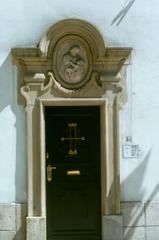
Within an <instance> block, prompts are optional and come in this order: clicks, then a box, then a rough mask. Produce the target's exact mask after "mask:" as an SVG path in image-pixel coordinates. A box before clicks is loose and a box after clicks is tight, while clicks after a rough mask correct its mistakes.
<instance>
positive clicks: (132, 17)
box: [0, 0, 159, 202]
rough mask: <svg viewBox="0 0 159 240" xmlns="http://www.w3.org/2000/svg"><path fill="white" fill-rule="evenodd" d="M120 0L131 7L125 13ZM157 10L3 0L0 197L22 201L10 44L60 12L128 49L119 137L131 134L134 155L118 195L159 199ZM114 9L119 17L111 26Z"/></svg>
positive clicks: (19, 115)
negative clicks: (126, 93) (137, 152)
mask: <svg viewBox="0 0 159 240" xmlns="http://www.w3.org/2000/svg"><path fill="white" fill-rule="evenodd" d="M127 4H130V5H132V6H131V8H130V9H129V11H128V12H127V9H126V8H125V7H126V6H127ZM124 8H125V10H124ZM158 8H159V2H158V1H157V0H151V1H145V0H134V1H133V0H128V1H126V0H118V1H116V0H98V1H97V0H91V1H85V0H80V1H74V0H67V1H65V0H58V1H52V0H47V1H46V0H34V1H32V0H28V1H21V0H12V1H11V0H10V1H9V0H6V1H3V4H2V3H1V4H0V23H1V24H0V83H1V87H0V133H1V134H0V202H12V201H20V202H24V201H25V200H26V149H25V145H26V140H25V137H26V126H25V123H26V121H25V111H24V109H23V108H22V107H20V106H18V105H17V103H16V74H15V68H14V67H13V66H12V64H11V57H10V50H11V48H13V47H24V46H27V47H31V46H35V45H36V44H37V42H38V41H39V39H40V37H41V35H42V33H43V32H44V31H45V30H47V29H48V28H49V27H50V26H51V25H53V24H54V23H55V22H57V21H59V20H61V19H65V18H81V19H85V20H87V21H89V22H91V23H92V24H94V25H95V26H96V27H97V28H98V29H99V30H100V31H101V33H102V34H103V37H104V38H105V39H106V42H107V43H108V45H109V46H119V47H120V46H122V47H132V48H133V49H134V50H133V57H132V66H131V67H129V69H128V87H129V103H128V104H127V105H126V106H125V108H124V109H123V110H122V114H121V118H122V124H121V125H122V131H121V137H122V140H123V141H124V139H125V136H127V135H132V138H133V142H134V143H137V144H139V145H140V149H141V152H142V154H141V157H140V158H138V159H123V160H121V197H122V200H147V199H156V200H159V185H158V182H159V174H158V171H159V156H158V150H159V140H158V132H159V127H158V119H159V99H158V91H159V68H158V61H159V46H158V38H159V15H158ZM121 10H123V11H122V12H121V17H122V16H124V15H125V17H124V18H123V19H122V21H121V22H120V23H119V24H118V21H119V20H120V18H118V17H117V16H118V14H119V15H120V11H121ZM126 12H127V13H126ZM115 17H117V19H115ZM113 20H114V21H113Z"/></svg>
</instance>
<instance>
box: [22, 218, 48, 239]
mask: <svg viewBox="0 0 159 240" xmlns="http://www.w3.org/2000/svg"><path fill="white" fill-rule="evenodd" d="M37 239H38V240H46V219H45V218H42V217H32V218H31V217H27V240H37Z"/></svg>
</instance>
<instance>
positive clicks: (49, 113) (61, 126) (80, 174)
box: [45, 106, 101, 240]
mask: <svg viewBox="0 0 159 240" xmlns="http://www.w3.org/2000/svg"><path fill="white" fill-rule="evenodd" d="M45 123H46V203H47V240H99V239H101V189H100V113H99V107H89V106H88V107H46V108H45Z"/></svg>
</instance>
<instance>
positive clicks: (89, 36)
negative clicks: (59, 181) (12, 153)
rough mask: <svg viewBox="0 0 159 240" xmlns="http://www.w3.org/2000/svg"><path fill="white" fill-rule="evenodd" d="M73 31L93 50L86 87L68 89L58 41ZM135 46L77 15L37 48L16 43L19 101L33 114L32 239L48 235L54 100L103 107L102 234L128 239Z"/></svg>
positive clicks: (30, 126) (30, 136)
mask: <svg viewBox="0 0 159 240" xmlns="http://www.w3.org/2000/svg"><path fill="white" fill-rule="evenodd" d="M68 33H69V34H70V38H71V36H73V38H74V36H78V38H79V39H81V38H82V39H83V40H82V41H85V42H86V43H88V46H89V49H90V53H91V54H92V57H91V59H92V63H91V68H90V70H89V71H88V75H87V77H88V81H87V82H86V83H85V85H83V86H82V87H81V88H80V89H65V88H64V87H63V86H61V85H60V84H59V82H58V79H56V78H55V77H54V70H53V69H52V66H53V65H52V64H54V61H53V52H54V47H55V46H56V44H57V42H58V41H59V39H61V38H62V37H65V35H68ZM61 34H62V35H61ZM71 34H72V35H71ZM130 52H131V49H130V48H108V47H106V46H105V43H104V41H103V38H102V36H101V34H100V33H99V31H98V30H97V29H96V28H95V27H94V26H92V25H91V24H89V23H87V22H85V21H82V20H77V19H67V20H64V21H61V22H59V23H57V24H55V25H53V26H52V27H51V28H50V29H49V30H48V31H47V32H46V33H45V34H44V35H43V38H42V40H41V41H40V43H39V45H38V47H37V48H23V49H20V48H18V49H17V48H16V49H12V55H13V60H14V63H15V64H16V65H17V67H18V84H17V85H18V101H19V104H24V99H25V102H26V104H25V106H26V114H27V167H28V216H27V219H26V232H27V240H36V239H39V240H46V198H45V196H46V182H45V179H46V176H45V167H46V166H45V127H44V125H45V118H44V107H45V106H48V105H49V106H70V105H71V106H72V105H73V106H88V105H91V106H99V107H100V109H101V187H102V188H101V190H102V191H101V199H102V240H106V239H116V238H114V237H115V235H114V234H116V237H117V239H122V216H121V215H120V167H119V165H120V164H119V158H120V157H119V155H120V154H119V152H120V151H119V148H120V142H119V140H120V139H119V110H120V108H121V105H122V104H123V103H124V102H125V100H126V84H125V80H126V66H127V64H129V61H128V59H129V55H130ZM54 68H55V65H54ZM19 89H20V93H21V95H20V94H19ZM22 96H23V97H24V98H22ZM114 229H116V231H114Z"/></svg>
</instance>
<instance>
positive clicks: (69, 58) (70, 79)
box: [53, 36, 92, 89]
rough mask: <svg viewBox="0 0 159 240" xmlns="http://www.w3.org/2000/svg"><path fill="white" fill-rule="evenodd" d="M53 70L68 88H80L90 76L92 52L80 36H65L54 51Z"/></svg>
mask: <svg viewBox="0 0 159 240" xmlns="http://www.w3.org/2000/svg"><path fill="white" fill-rule="evenodd" d="M53 54H54V55H53V70H54V75H55V78H56V80H57V81H59V82H60V83H61V85H62V86H63V87H65V88H68V89H76V88H80V87H81V86H82V85H84V84H85V83H86V82H87V81H88V79H89V76H90V71H91V68H90V66H91V62H92V60H91V53H90V49H89V46H88V45H87V44H86V42H85V41H84V40H83V39H81V38H80V37H76V36H65V37H63V38H62V39H61V40H60V41H58V43H57V45H56V46H55V49H54V53H53Z"/></svg>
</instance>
